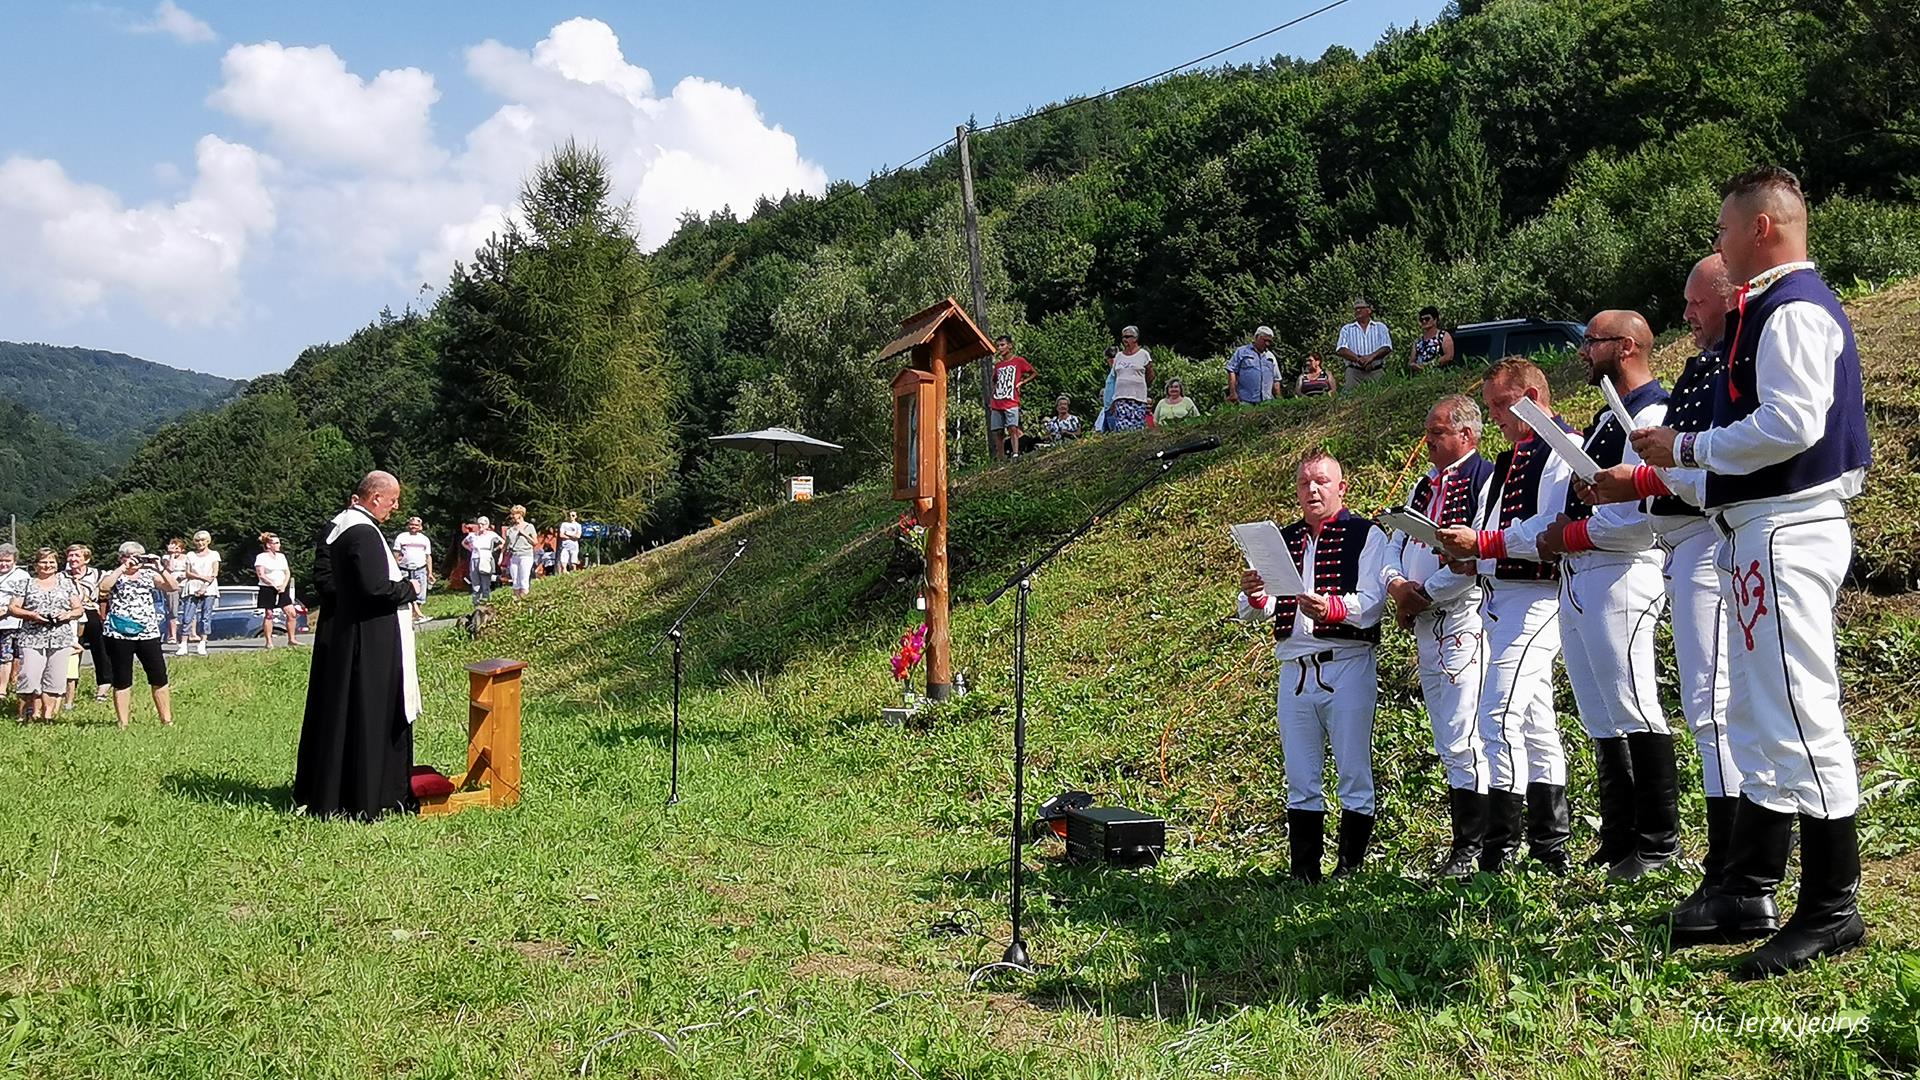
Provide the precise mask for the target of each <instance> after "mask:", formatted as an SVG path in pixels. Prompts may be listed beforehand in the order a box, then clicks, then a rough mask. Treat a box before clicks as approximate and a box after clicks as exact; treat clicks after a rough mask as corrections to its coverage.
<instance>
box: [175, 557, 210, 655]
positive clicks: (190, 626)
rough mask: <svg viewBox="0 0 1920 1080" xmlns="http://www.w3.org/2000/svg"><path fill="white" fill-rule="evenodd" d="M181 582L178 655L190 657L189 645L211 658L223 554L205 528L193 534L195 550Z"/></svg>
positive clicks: (186, 562) (188, 559)
mask: <svg viewBox="0 0 1920 1080" xmlns="http://www.w3.org/2000/svg"><path fill="white" fill-rule="evenodd" d="M182 562H183V564H184V567H185V569H184V570H183V571H182V576H181V579H180V630H181V634H180V645H179V648H178V650H177V651H176V652H175V653H174V655H175V656H185V655H187V646H188V645H192V646H193V647H194V651H195V652H198V653H199V654H200V655H201V656H205V655H207V639H209V638H211V637H213V602H214V600H215V599H217V598H218V597H219V596H220V553H219V552H217V551H215V550H213V535H212V534H211V533H209V532H207V531H206V530H205V529H201V530H200V531H199V532H196V533H194V534H193V550H192V551H189V552H187V554H186V556H185V557H184V558H183V559H182Z"/></svg>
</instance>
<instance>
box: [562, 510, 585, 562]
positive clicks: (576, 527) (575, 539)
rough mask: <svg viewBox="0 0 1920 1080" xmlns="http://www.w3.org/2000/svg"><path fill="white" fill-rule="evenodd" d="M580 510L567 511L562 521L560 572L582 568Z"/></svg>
mask: <svg viewBox="0 0 1920 1080" xmlns="http://www.w3.org/2000/svg"><path fill="white" fill-rule="evenodd" d="M580 532H581V529H580V511H578V510H569V511H567V520H565V521H563V522H561V523H560V572H561V573H563V574H564V573H566V572H567V571H569V570H578V569H580Z"/></svg>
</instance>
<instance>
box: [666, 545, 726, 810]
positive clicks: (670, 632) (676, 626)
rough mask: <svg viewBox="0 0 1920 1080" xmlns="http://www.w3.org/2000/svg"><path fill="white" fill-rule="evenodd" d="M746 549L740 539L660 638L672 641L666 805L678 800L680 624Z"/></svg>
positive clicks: (718, 582)
mask: <svg viewBox="0 0 1920 1080" xmlns="http://www.w3.org/2000/svg"><path fill="white" fill-rule="evenodd" d="M746 550H747V542H746V540H745V539H742V540H741V541H740V544H739V546H737V547H735V548H734V549H733V557H732V558H730V559H728V560H727V561H726V564H725V565H723V566H721V567H720V569H719V571H718V572H716V573H715V574H714V575H713V580H712V581H709V582H707V587H706V588H704V589H701V590H700V595H698V596H696V597H694V598H693V602H692V603H690V604H688V605H687V607H686V610H685V611H682V612H681V613H680V617H679V618H677V619H675V620H673V625H672V626H669V627H667V633H666V636H665V637H664V638H663V639H662V640H664V641H671V642H673V772H672V779H671V781H670V782H669V785H668V788H667V805H668V806H672V805H673V804H675V803H677V802H679V801H680V669H681V653H680V638H681V636H682V635H681V632H680V626H681V624H683V623H685V622H686V621H687V616H689V615H692V614H693V609H694V608H697V607H699V606H700V601H702V600H705V599H706V598H707V594H708V593H710V592H712V591H713V587H714V586H715V585H718V584H720V579H721V578H723V577H726V576H727V571H729V570H731V569H733V564H734V563H737V562H739V561H740V556H741V555H743V554H745V553H746ZM659 651H660V646H659V644H657V643H656V644H655V645H654V647H653V648H652V649H651V650H649V651H648V652H647V655H648V656H652V655H653V654H654V653H656V652H659Z"/></svg>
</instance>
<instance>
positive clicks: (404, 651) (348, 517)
mask: <svg viewBox="0 0 1920 1080" xmlns="http://www.w3.org/2000/svg"><path fill="white" fill-rule="evenodd" d="M356 525H365V526H366V527H367V528H369V529H372V530H373V531H374V532H375V533H376V534H380V526H379V525H378V524H377V523H375V521H374V520H373V517H372V516H371V515H370V514H368V513H367V512H366V511H365V510H362V509H360V508H359V507H357V506H350V507H348V508H347V509H345V510H342V511H340V513H338V514H336V515H334V519H333V531H331V532H329V533H327V543H328V544H329V545H331V544H332V543H333V542H334V541H335V540H338V539H340V534H341V533H343V532H346V531H347V530H348V529H351V528H353V527H354V526H356ZM386 541H387V538H386V536H385V535H384V534H380V551H381V554H383V555H385V556H386V557H387V580H388V581H400V580H403V579H404V578H405V577H406V575H404V574H402V573H401V572H400V564H399V563H398V562H396V561H395V560H394V557H393V549H392V547H391V546H390V545H389V544H388V543H387V542H386ZM338 576H339V572H338V570H337V569H336V570H335V578H336V579H337V578H338ZM326 617H327V616H326V614H325V613H324V612H322V613H321V618H326ZM393 621H394V625H395V626H397V627H399V629H400V686H401V699H402V701H403V702H404V703H405V706H406V713H407V723H409V724H411V723H413V722H414V720H416V719H418V718H419V716H420V670H419V668H418V667H417V666H415V664H414V659H413V606H412V605H411V604H409V605H407V606H406V607H402V608H401V609H399V610H398V611H395V612H394V613H393Z"/></svg>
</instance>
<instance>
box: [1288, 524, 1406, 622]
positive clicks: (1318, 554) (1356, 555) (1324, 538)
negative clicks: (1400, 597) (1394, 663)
mask: <svg viewBox="0 0 1920 1080" xmlns="http://www.w3.org/2000/svg"><path fill="white" fill-rule="evenodd" d="M1374 528H1376V526H1375V525H1374V523H1373V522H1372V521H1370V520H1368V519H1366V518H1363V517H1355V516H1354V514H1353V513H1352V511H1349V510H1342V511H1340V513H1339V514H1338V515H1337V516H1335V517H1334V518H1332V519H1331V520H1329V521H1328V522H1327V523H1326V524H1325V525H1322V526H1320V542H1319V544H1318V545H1316V546H1315V547H1314V549H1313V580H1312V581H1309V582H1307V585H1308V586H1309V587H1311V588H1312V589H1313V591H1314V592H1317V593H1323V594H1324V593H1352V592H1358V591H1359V588H1360V556H1361V555H1362V554H1363V553H1364V552H1365V551H1366V550H1367V536H1368V534H1369V533H1370V532H1372V530H1373V529H1374ZM1280 535H1281V537H1282V538H1284V539H1285V540H1286V542H1287V549H1288V550H1289V551H1291V552H1293V565H1294V567H1295V568H1296V569H1298V568H1299V567H1301V566H1304V565H1306V559H1307V523H1306V522H1305V521H1296V522H1294V523H1293V524H1291V525H1289V526H1287V527H1286V528H1284V529H1281V530H1280ZM1273 602H1274V608H1273V636H1274V638H1275V639H1285V638H1289V637H1292V636H1293V620H1294V614H1295V609H1296V608H1297V607H1298V606H1299V604H1300V601H1299V600H1298V599H1296V598H1294V597H1291V596H1276V597H1274V598H1273ZM1313 636H1314V637H1318V638H1339V639H1343V640H1346V641H1365V642H1369V643H1378V642H1379V640H1380V626H1379V624H1378V623H1376V624H1374V625H1372V626H1348V625H1347V624H1346V623H1315V624H1314V626H1313Z"/></svg>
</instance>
